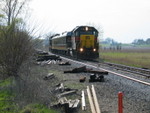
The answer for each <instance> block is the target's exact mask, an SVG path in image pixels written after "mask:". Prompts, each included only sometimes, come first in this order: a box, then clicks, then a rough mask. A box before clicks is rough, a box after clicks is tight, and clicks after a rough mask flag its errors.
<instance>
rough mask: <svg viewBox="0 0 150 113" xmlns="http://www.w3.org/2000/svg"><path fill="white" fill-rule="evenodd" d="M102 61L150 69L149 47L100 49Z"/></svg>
mask: <svg viewBox="0 0 150 113" xmlns="http://www.w3.org/2000/svg"><path fill="white" fill-rule="evenodd" d="M100 57H101V58H102V60H104V61H108V62H112V63H119V64H124V65H129V66H135V67H141V68H149V69H150V50H149V49H124V50H119V51H117V50H101V52H100Z"/></svg>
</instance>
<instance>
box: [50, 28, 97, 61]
mask: <svg viewBox="0 0 150 113" xmlns="http://www.w3.org/2000/svg"><path fill="white" fill-rule="evenodd" d="M98 34H99V32H98V30H97V29H96V28H95V27H92V26H77V27H75V28H74V29H73V30H71V31H69V32H63V33H61V34H55V35H53V36H51V37H50V38H49V51H51V52H52V53H58V54H63V55H69V56H72V57H74V58H77V59H78V58H80V59H97V58H99V41H98Z"/></svg>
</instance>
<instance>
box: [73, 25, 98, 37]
mask: <svg viewBox="0 0 150 113" xmlns="http://www.w3.org/2000/svg"><path fill="white" fill-rule="evenodd" d="M75 35H76V36H80V35H95V36H96V37H97V36H98V32H97V31H96V30H95V29H93V28H91V27H81V28H80V29H78V30H77V31H76V33H75Z"/></svg>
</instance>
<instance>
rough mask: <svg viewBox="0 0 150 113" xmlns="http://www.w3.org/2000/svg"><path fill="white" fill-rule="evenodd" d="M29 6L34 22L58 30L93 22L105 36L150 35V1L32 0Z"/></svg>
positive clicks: (121, 39)
mask: <svg viewBox="0 0 150 113" xmlns="http://www.w3.org/2000/svg"><path fill="white" fill-rule="evenodd" d="M30 8H31V9H32V12H31V13H32V19H33V18H34V22H33V24H37V23H38V25H42V26H43V27H44V28H46V29H48V30H53V31H55V32H60V33H61V32H64V31H68V30H72V29H73V28H74V27H76V26H79V25H85V24H87V23H94V24H95V25H97V26H102V28H103V31H104V34H103V38H107V37H110V38H113V39H114V40H116V41H118V42H123V43H131V42H132V41H133V40H134V39H144V40H145V39H147V38H150V0H32V1H31V3H30ZM48 30H46V31H48Z"/></svg>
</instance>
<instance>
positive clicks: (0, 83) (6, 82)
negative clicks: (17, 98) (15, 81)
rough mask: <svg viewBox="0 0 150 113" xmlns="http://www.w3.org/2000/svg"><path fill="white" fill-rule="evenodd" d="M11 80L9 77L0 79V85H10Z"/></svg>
mask: <svg viewBox="0 0 150 113" xmlns="http://www.w3.org/2000/svg"><path fill="white" fill-rule="evenodd" d="M11 81H12V79H11V78H7V79H6V80H1V81H0V87H5V86H8V85H10V83H11Z"/></svg>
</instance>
